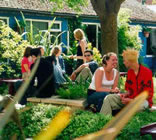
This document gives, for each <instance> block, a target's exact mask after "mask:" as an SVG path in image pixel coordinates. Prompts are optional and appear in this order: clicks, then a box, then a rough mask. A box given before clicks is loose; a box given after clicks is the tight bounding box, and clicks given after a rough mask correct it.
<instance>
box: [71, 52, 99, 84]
mask: <svg viewBox="0 0 156 140" xmlns="http://www.w3.org/2000/svg"><path fill="white" fill-rule="evenodd" d="M84 57H85V60H86V63H84V64H82V65H80V66H79V67H78V68H77V69H76V70H75V71H74V72H73V73H72V75H71V76H70V78H71V80H73V81H76V82H78V83H80V82H81V81H82V82H85V81H86V80H87V79H88V78H90V79H91V78H92V75H93V74H94V72H95V70H96V69H97V68H98V64H97V62H96V61H94V60H93V51H92V50H85V51H84Z"/></svg>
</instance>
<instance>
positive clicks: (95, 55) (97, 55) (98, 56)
mask: <svg viewBox="0 0 156 140" xmlns="http://www.w3.org/2000/svg"><path fill="white" fill-rule="evenodd" d="M87 46H88V49H91V50H93V59H94V60H95V61H96V62H97V63H98V64H99V66H100V65H102V55H101V54H100V52H99V50H98V49H97V48H95V47H93V46H92V44H91V43H88V45H87Z"/></svg>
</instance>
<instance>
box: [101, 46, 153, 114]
mask: <svg viewBox="0 0 156 140" xmlns="http://www.w3.org/2000/svg"><path fill="white" fill-rule="evenodd" d="M122 56H123V61H124V65H125V66H126V67H127V68H128V72H127V79H126V83H125V90H126V91H127V93H125V94H117V95H116V94H111V95H107V96H106V98H105V99H104V101H103V105H102V108H101V111H100V113H102V114H105V115H112V110H117V109H121V108H123V107H124V106H125V105H126V104H128V103H129V102H130V101H132V100H133V99H134V98H135V97H136V96H138V95H139V94H140V93H141V92H143V91H145V90H146V91H148V93H149V96H148V98H147V100H145V102H144V103H143V104H142V106H141V107H140V109H144V108H148V107H152V104H153V102H152V98H153V93H154V90H153V79H152V71H151V70H150V69H148V68H146V67H144V66H143V65H141V64H139V63H138V56H139V52H138V51H137V50H134V49H130V48H129V49H127V50H125V51H123V54H122Z"/></svg>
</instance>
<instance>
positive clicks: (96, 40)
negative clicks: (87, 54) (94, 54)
mask: <svg viewBox="0 0 156 140" xmlns="http://www.w3.org/2000/svg"><path fill="white" fill-rule="evenodd" d="M82 24H84V25H86V30H85V31H86V37H87V39H88V41H89V42H91V43H92V46H93V47H96V48H98V49H99V50H100V49H101V27H100V24H99V23H89V22H83V23H82Z"/></svg>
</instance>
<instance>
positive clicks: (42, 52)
mask: <svg viewBox="0 0 156 140" xmlns="http://www.w3.org/2000/svg"><path fill="white" fill-rule="evenodd" d="M38 48H39V49H40V51H41V56H43V55H44V51H45V48H44V46H38Z"/></svg>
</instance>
